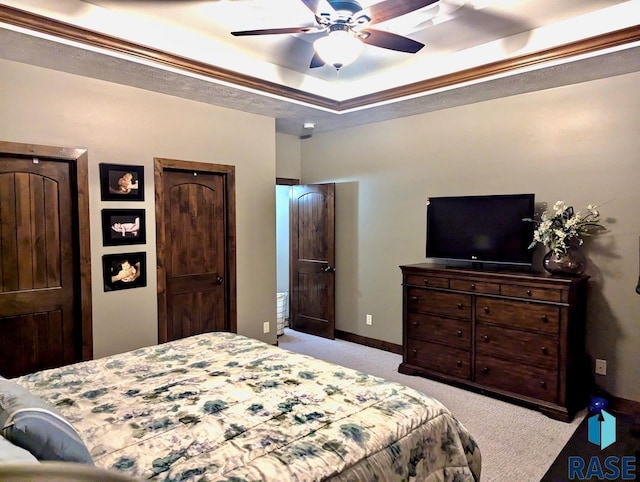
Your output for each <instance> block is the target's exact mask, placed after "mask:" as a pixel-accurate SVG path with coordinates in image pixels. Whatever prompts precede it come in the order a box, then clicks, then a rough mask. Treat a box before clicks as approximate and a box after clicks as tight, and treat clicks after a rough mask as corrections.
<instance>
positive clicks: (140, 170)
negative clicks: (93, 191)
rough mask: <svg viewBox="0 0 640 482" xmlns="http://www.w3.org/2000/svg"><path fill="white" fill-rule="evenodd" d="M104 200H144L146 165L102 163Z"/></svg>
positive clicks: (101, 192)
mask: <svg viewBox="0 0 640 482" xmlns="http://www.w3.org/2000/svg"><path fill="white" fill-rule="evenodd" d="M100 199H101V200H102V201H144V166H132V165H129V164H105V163H101V164H100Z"/></svg>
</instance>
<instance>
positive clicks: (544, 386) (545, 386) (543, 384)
mask: <svg viewBox="0 0 640 482" xmlns="http://www.w3.org/2000/svg"><path fill="white" fill-rule="evenodd" d="M540 386H541V387H542V388H547V382H545V381H544V380H540Z"/></svg>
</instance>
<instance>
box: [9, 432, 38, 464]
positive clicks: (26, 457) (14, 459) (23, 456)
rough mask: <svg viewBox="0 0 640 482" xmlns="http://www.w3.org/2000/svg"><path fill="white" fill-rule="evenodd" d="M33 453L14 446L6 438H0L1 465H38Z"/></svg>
mask: <svg viewBox="0 0 640 482" xmlns="http://www.w3.org/2000/svg"><path fill="white" fill-rule="evenodd" d="M37 463H38V459H36V458H35V457H34V456H33V455H32V454H31V452H29V451H28V450H25V449H23V448H21V447H18V446H16V445H13V444H12V443H11V442H9V441H8V440H7V439H6V438H4V437H2V436H0V464H37Z"/></svg>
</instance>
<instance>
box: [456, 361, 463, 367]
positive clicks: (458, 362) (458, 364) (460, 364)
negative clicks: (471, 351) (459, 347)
mask: <svg viewBox="0 0 640 482" xmlns="http://www.w3.org/2000/svg"><path fill="white" fill-rule="evenodd" d="M456 366H457V367H458V368H460V367H461V366H462V361H461V360H458V361H457V362H456Z"/></svg>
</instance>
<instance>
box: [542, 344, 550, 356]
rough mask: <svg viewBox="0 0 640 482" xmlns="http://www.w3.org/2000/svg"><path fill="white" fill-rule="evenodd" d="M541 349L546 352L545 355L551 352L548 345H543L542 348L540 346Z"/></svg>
mask: <svg viewBox="0 0 640 482" xmlns="http://www.w3.org/2000/svg"><path fill="white" fill-rule="evenodd" d="M540 350H541V351H542V353H544V354H545V355H546V354H547V353H549V350H547V347H546V346H543V347H542V348H540Z"/></svg>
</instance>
